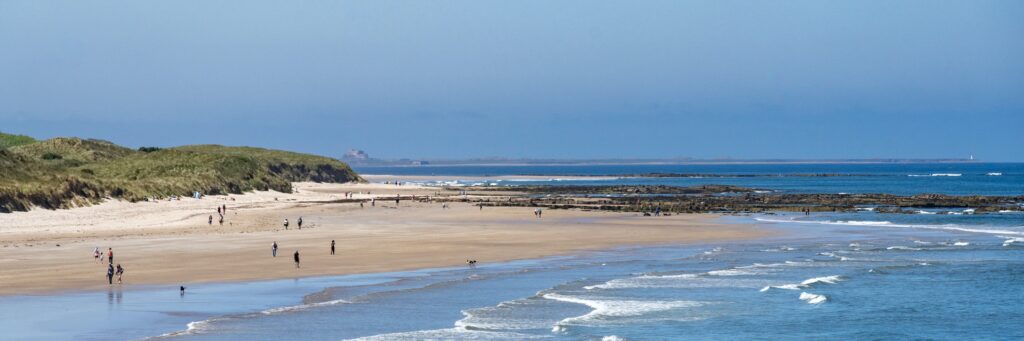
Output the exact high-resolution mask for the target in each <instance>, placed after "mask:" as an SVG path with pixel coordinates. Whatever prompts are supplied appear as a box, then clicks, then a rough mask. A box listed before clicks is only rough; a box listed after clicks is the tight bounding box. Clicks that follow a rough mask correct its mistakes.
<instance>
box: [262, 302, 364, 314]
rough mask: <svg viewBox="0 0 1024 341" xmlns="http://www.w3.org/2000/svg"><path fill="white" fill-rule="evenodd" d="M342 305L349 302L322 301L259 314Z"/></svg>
mask: <svg viewBox="0 0 1024 341" xmlns="http://www.w3.org/2000/svg"><path fill="white" fill-rule="evenodd" d="M344 303H349V301H346V300H333V301H324V302H317V303H310V304H300V305H293V306H288V307H279V308H272V309H267V310H264V311H261V312H260V313H261V314H263V315H272V314H278V313H286V312H292V311H300V310H306V309H310V308H316V307H323V306H330V305H336V304H344Z"/></svg>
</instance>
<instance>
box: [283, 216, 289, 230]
mask: <svg viewBox="0 0 1024 341" xmlns="http://www.w3.org/2000/svg"><path fill="white" fill-rule="evenodd" d="M284 229H285V230H287V229H288V218H284Z"/></svg>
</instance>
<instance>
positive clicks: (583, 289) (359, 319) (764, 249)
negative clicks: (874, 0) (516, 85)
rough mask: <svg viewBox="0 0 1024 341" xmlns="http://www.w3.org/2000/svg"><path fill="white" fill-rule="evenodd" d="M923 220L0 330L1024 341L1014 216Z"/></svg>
mask: <svg viewBox="0 0 1024 341" xmlns="http://www.w3.org/2000/svg"><path fill="white" fill-rule="evenodd" d="M933 217H934V216H933V215H926V214H921V215H907V214H898V215H888V214H882V213H874V212H868V211H866V212H859V213H850V214H842V215H830V214H826V215H812V216H803V215H753V216H730V217H724V218H722V219H725V220H727V221H729V222H734V223H746V224H754V225H755V226H758V228H762V229H771V230H775V231H780V232H783V234H781V235H779V236H778V237H774V238H770V239H762V240H757V241H750V242H736V243H715V244H707V245H690V246H672V247H648V248H626V249H617V250H609V251H600V252H589V253H583V254H579V255H573V256H564V257H554V258H546V259H539V260H531V261H518V262H509V263H501V264H484V265H480V266H478V267H475V268H469V267H454V268H444V269H427V270H420V271H413V272H399V273H386V274H371V275H357V276H336V277H319V278H302V279H289V280H277V281H261V282H249V283H224V284H206V285H195V286H192V287H190V288H189V291H188V293H187V294H186V295H185V296H179V295H178V293H177V291H176V288H173V287H149V288H140V289H133V290H125V291H124V292H82V293H70V294H63V295H42V296H15V297H3V298H0V307H3V309H0V329H2V330H4V331H5V333H6V334H5V337H10V338H11V339H22V338H38V339H109V338H115V339H135V338H151V339H210V340H281V339H306V340H343V339H358V340H421V339H444V340H447V339H454V340H466V339H485V340H505V339H553V340H659V339H737V338H743V339H748V338H749V339H778V338H786V339H819V338H828V339H837V338H843V339H957V338H970V339H1020V338H1024V329H1022V328H1021V327H1020V326H1021V325H1024V324H1022V323H1024V294H1021V293H1024V216H1022V215H1019V214H1016V213H1015V214H1004V215H999V214H989V215H964V216H959V217H958V218H957V219H961V220H960V221H958V222H957V223H956V224H952V223H947V222H942V221H931V220H928V219H934V218H933ZM637 219H657V218H656V217H637ZM936 223H938V224H936Z"/></svg>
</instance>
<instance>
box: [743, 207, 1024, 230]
mask: <svg viewBox="0 0 1024 341" xmlns="http://www.w3.org/2000/svg"><path fill="white" fill-rule="evenodd" d="M954 213H955V214H960V212H951V214H954ZM755 220H757V221H763V222H772V223H797V224H824V225H857V226H878V227H900V228H917V229H933V230H947V231H961V232H971V233H983V234H998V235H1014V236H1024V232H1020V231H1012V230H998V229H979V228H967V227H963V226H960V225H952V224H949V225H914V224H893V223H891V222H888V221H806V220H783V219H768V218H761V217H759V218H755Z"/></svg>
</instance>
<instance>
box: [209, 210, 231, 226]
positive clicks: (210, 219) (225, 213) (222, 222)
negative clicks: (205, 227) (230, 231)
mask: <svg viewBox="0 0 1024 341" xmlns="http://www.w3.org/2000/svg"><path fill="white" fill-rule="evenodd" d="M227 214H228V205H221V206H217V215H218V216H220V220H219V222H220V224H221V225H224V216H225V215H227ZM206 223H207V224H209V225H213V215H212V214H211V215H210V218H209V219H208V220H207V222H206Z"/></svg>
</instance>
